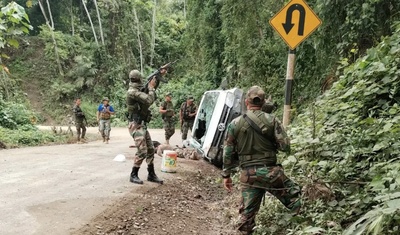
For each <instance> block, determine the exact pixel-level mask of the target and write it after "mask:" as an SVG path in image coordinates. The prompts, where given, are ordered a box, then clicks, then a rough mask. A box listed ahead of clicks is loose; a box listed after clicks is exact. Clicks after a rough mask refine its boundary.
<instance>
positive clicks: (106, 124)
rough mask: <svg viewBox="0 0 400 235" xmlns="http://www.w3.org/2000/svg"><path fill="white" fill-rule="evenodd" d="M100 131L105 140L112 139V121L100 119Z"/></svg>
mask: <svg viewBox="0 0 400 235" xmlns="http://www.w3.org/2000/svg"><path fill="white" fill-rule="evenodd" d="M99 131H100V133H101V136H102V137H103V138H106V140H109V139H110V131H111V120H110V119H107V120H105V119H100V124H99Z"/></svg>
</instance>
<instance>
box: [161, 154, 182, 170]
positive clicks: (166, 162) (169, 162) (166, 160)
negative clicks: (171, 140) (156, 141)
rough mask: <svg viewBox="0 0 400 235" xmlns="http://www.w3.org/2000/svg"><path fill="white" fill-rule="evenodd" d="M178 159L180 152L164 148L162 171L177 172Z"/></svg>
mask: <svg viewBox="0 0 400 235" xmlns="http://www.w3.org/2000/svg"><path fill="white" fill-rule="evenodd" d="M177 159H178V154H177V153H176V152H175V151H171V150H164V153H163V157H162V161H161V171H162V172H167V173H175V172H176V160H177Z"/></svg>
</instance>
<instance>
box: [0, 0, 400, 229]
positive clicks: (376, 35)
mask: <svg viewBox="0 0 400 235" xmlns="http://www.w3.org/2000/svg"><path fill="white" fill-rule="evenodd" d="M9 2H10V1H5V0H3V1H1V3H2V5H1V7H2V9H1V13H0V19H1V21H0V39H1V40H0V49H1V59H2V61H1V62H2V71H1V76H0V80H1V82H0V92H1V95H0V106H1V108H0V114H1V115H0V126H1V128H0V136H1V137H2V139H1V141H4V140H3V138H4V136H6V135H7V136H9V137H8V138H9V139H10V138H11V139H12V141H14V142H18V141H15V138H18V136H19V135H13V134H10V133H15V130H17V131H19V132H21V133H22V130H26V131H28V132H27V133H28V134H27V135H28V136H35V138H36V136H38V135H39V134H37V135H36V131H37V130H33V131H34V132H29V131H32V130H31V129H35V128H34V126H33V124H35V123H36V122H37V121H38V122H46V123H51V124H53V123H56V124H65V123H66V121H67V120H68V114H71V107H72V104H73V100H74V98H75V97H82V100H83V109H84V111H85V112H86V114H87V115H88V119H89V121H90V122H93V123H94V122H95V118H94V115H95V111H96V106H97V104H98V103H99V102H100V101H101V98H102V97H104V96H107V97H109V98H110V99H111V103H112V105H113V106H114V108H115V109H116V110H117V114H116V117H115V118H114V120H113V123H116V124H123V123H124V122H125V119H124V109H125V106H124V105H125V98H126V97H125V95H126V94H125V93H126V89H127V84H126V81H127V76H128V73H129V71H130V70H131V69H134V68H137V69H139V70H140V71H142V73H143V74H144V75H148V74H150V73H151V72H152V71H153V70H154V69H156V68H157V67H159V66H161V65H163V64H165V63H167V62H169V61H173V60H176V59H179V61H178V63H177V64H176V66H174V68H173V70H172V71H170V73H169V74H168V75H167V78H168V79H169V81H170V82H169V83H168V84H162V86H161V88H160V89H159V91H158V94H159V100H158V101H161V99H162V98H163V95H164V94H165V93H166V92H169V91H171V92H173V102H174V105H175V107H176V108H177V109H178V107H179V106H180V103H182V102H183V101H184V100H185V98H186V97H187V95H189V94H192V95H194V96H195V97H196V100H197V101H199V99H200V98H201V95H202V93H203V92H204V91H205V90H209V89H216V88H218V87H219V85H220V83H221V81H222V80H226V81H227V82H228V84H229V87H235V86H236V87H240V88H243V89H246V88H248V87H249V86H251V85H260V86H262V87H263V88H264V89H265V90H266V91H267V92H268V93H269V94H271V95H272V96H273V98H274V99H275V100H276V101H278V103H280V104H282V103H283V93H284V92H283V91H284V78H285V75H286V61H287V52H288V48H287V46H286V45H285V44H284V42H283V41H282V40H281V38H280V37H279V36H278V35H277V34H276V33H275V32H274V31H273V29H272V27H270V26H269V24H268V21H269V20H270V19H271V18H272V16H273V15H274V14H275V13H276V12H278V11H279V9H280V8H282V7H283V6H284V4H285V3H287V2H288V1H272V0H263V1H261V0H254V1H234V0H203V1H195V0H189V1H187V0H159V1H156V0H65V1H59V0H28V1H27V0H17V1H15V2H13V3H12V4H13V5H12V7H10V5H7V4H8V3H9ZM16 3H17V4H19V5H17V4H16ZM307 3H308V4H309V5H310V7H311V8H312V9H313V10H314V11H315V12H316V14H317V15H318V16H319V17H320V18H321V20H322V22H323V23H322V25H321V27H320V28H319V29H318V30H317V31H315V32H314V33H313V34H312V35H311V37H310V38H308V39H307V40H306V41H304V42H303V43H302V44H301V45H300V46H299V47H298V48H297V59H296V70H295V80H294V82H295V85H294V94H293V113H292V121H293V123H292V125H291V126H290V128H289V132H290V135H291V137H292V140H293V151H292V155H290V156H281V157H282V161H283V162H284V165H285V166H286V172H287V173H288V174H289V175H290V176H291V177H293V178H294V179H296V180H297V181H299V182H300V183H301V184H303V185H304V186H306V187H305V190H304V191H305V192H304V208H303V210H302V214H301V215H300V216H296V217H292V216H291V215H289V214H288V212H287V211H286V210H285V209H284V208H282V206H280V205H278V204H277V203H276V201H275V200H266V203H265V206H264V207H263V209H262V210H261V213H260V216H259V217H258V220H259V228H258V230H257V232H256V234H271V233H272V234H342V233H345V234H368V233H371V234H398V233H399V232H400V231H399V229H400V228H399V226H398V224H399V222H400V221H399V220H400V209H399V207H400V192H399V191H400V190H399V184H400V176H399V173H398V172H399V168H400V161H399V160H400V154H399V153H400V149H399V147H400V146H399V141H400V139H399V138H400V133H399V132H400V127H399V123H400V122H399V119H400V116H399V109H400V108H399V103H400V102H399V99H400V97H399V96H400V94H399V80H400V78H399V76H400V75H399V74H400V72H399V71H400V67H399V64H400V61H399V58H400V26H399V23H398V22H399V21H400V2H399V1H397V0H363V1H361V0H355V1H336V0H309V1H307ZM21 6H24V8H25V9H24V8H23V7H21ZM25 12H26V14H25ZM28 16H29V17H28ZM28 19H29V21H28ZM158 104H159V103H157V104H156V105H153V106H152V108H153V109H154V110H153V114H154V119H153V121H152V123H151V125H152V126H153V127H160V124H161V119H160V117H159V115H158V112H157V109H158V108H157V106H158ZM279 114H280V112H279V111H278V112H277V115H279ZM13 130H14V131H13ZM32 133H33V134H32ZM21 135H22V134H21ZM13 136H15V137H13ZM26 139H30V138H26ZM10 141H11V140H10ZM10 141H8V142H10ZM12 141H11V142H12ZM8 142H7V143H8ZM39 142H40V141H39Z"/></svg>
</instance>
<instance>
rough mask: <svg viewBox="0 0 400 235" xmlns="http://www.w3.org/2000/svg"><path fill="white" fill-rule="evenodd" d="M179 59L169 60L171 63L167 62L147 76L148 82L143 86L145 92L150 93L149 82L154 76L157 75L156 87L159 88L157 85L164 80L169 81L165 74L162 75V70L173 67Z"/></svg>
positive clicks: (164, 81)
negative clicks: (164, 76)
mask: <svg viewBox="0 0 400 235" xmlns="http://www.w3.org/2000/svg"><path fill="white" fill-rule="evenodd" d="M177 61H178V60H175V61H172V62H169V63H167V64H165V65H163V66H161V67H160V68H159V69H157V70H156V71H154V72H153V73H152V74H150V75H149V76H148V77H147V78H146V79H147V82H146V84H144V86H143V88H142V91H143V92H144V93H147V94H148V93H149V83H150V81H151V80H152V79H153V78H154V77H155V79H156V87H154V88H155V89H157V87H158V86H159V85H160V81H161V82H163V83H167V82H168V81H167V80H165V79H164V78H163V76H162V74H161V70H163V69H166V70H167V71H168V69H169V68H171V66H172V65H173V64H175V63H176V62H177Z"/></svg>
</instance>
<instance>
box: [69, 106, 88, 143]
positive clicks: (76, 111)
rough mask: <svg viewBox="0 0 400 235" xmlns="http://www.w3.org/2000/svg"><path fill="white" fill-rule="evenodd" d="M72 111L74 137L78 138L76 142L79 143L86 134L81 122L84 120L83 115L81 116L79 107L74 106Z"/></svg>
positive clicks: (81, 112)
mask: <svg viewBox="0 0 400 235" xmlns="http://www.w3.org/2000/svg"><path fill="white" fill-rule="evenodd" d="M72 110H73V112H74V116H75V127H76V135H77V136H78V142H79V141H81V139H84V138H85V134H86V126H85V124H84V123H83V121H84V120H85V114H83V111H82V109H81V107H80V106H79V105H77V104H75V105H74V107H73V108H72ZM81 130H82V131H81Z"/></svg>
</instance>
